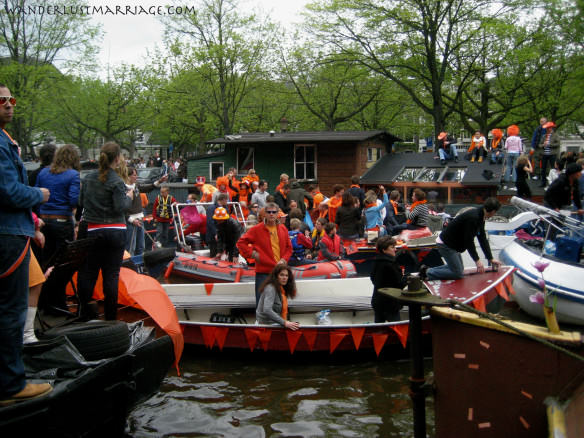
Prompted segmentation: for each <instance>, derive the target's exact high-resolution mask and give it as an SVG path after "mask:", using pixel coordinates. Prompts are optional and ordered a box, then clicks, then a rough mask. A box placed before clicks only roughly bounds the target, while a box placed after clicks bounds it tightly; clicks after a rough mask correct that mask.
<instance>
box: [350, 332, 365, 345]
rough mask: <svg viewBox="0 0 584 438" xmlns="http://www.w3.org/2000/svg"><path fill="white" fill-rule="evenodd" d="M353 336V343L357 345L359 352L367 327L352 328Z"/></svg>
mask: <svg viewBox="0 0 584 438" xmlns="http://www.w3.org/2000/svg"><path fill="white" fill-rule="evenodd" d="M350 330H351V336H353V343H354V344H355V350H358V349H359V347H360V346H361V340H362V339H363V335H364V334H365V327H351V329H350Z"/></svg>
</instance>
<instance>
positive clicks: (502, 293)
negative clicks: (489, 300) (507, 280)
mask: <svg viewBox="0 0 584 438" xmlns="http://www.w3.org/2000/svg"><path fill="white" fill-rule="evenodd" d="M495 290H496V291H497V293H498V294H499V295H500V296H501V297H502V298H503V299H504V300H505V301H509V295H507V290H506V289H505V285H504V284H503V283H499V284H497V286H495Z"/></svg>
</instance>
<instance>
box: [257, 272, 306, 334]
mask: <svg viewBox="0 0 584 438" xmlns="http://www.w3.org/2000/svg"><path fill="white" fill-rule="evenodd" d="M260 293H261V296H260V300H259V302H258V307H257V309H256V319H257V323H258V324H265V325H281V326H282V327H286V328H287V329H290V330H298V328H299V327H300V324H298V323H297V322H292V321H288V299H289V298H290V299H292V298H294V297H295V296H296V282H295V281H294V276H293V275H292V270H291V269H290V267H289V266H288V265H285V264H277V265H276V266H275V268H274V269H273V270H272V272H271V273H270V276H269V277H268V278H267V279H266V281H265V282H264V284H262V285H261V287H260Z"/></svg>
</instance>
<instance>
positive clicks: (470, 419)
mask: <svg viewBox="0 0 584 438" xmlns="http://www.w3.org/2000/svg"><path fill="white" fill-rule="evenodd" d="M472 417H473V408H468V417H467V419H468V421H472Z"/></svg>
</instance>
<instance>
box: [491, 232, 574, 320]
mask: <svg viewBox="0 0 584 438" xmlns="http://www.w3.org/2000/svg"><path fill="white" fill-rule="evenodd" d="M499 258H500V259H501V261H502V262H503V263H504V264H506V265H512V266H515V267H517V268H518V271H516V272H515V275H514V282H513V287H514V289H515V292H516V295H515V299H516V300H517V302H518V304H519V306H520V307H521V308H522V309H523V310H524V311H525V312H527V313H528V314H530V315H532V316H535V317H538V318H542V319H543V318H544V315H543V306H542V305H541V304H539V303H534V302H532V301H531V300H530V297H531V296H532V295H535V294H536V293H537V292H540V291H541V288H540V287H539V285H538V281H539V279H541V278H542V274H540V272H539V271H538V270H537V269H536V268H535V266H533V265H534V263H535V262H536V261H543V262H546V263H548V262H549V266H548V267H547V268H546V269H545V271H544V272H543V278H544V280H545V283H546V288H547V289H548V290H549V291H551V292H552V293H553V296H554V297H555V306H556V316H557V318H558V321H559V322H560V323H565V324H578V325H584V265H582V264H577V263H570V262H565V261H561V260H559V259H556V258H555V257H551V256H548V255H540V254H539V252H538V250H537V249H534V248H530V247H527V246H525V245H523V244H521V243H520V242H519V241H517V240H516V241H514V242H512V243H511V244H509V245H507V246H506V247H505V248H504V249H503V250H502V251H501V252H500V254H499Z"/></svg>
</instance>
